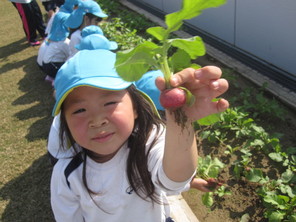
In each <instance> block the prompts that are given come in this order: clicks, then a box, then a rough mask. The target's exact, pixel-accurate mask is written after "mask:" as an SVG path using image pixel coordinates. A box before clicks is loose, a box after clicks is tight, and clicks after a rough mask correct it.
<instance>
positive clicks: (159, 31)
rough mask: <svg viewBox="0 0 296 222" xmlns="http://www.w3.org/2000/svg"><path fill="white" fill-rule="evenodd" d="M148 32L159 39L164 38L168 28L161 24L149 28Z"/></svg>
mask: <svg viewBox="0 0 296 222" xmlns="http://www.w3.org/2000/svg"><path fill="white" fill-rule="evenodd" d="M146 32H147V33H149V34H150V35H152V36H154V37H155V38H156V39H158V40H159V41H162V40H164V38H165V37H166V35H167V30H166V29H164V28H163V27H160V26H157V27H151V28H148V29H147V30H146Z"/></svg>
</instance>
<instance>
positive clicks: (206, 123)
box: [197, 113, 220, 126]
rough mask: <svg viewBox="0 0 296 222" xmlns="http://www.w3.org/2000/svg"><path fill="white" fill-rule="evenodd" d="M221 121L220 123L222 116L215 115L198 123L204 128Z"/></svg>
mask: <svg viewBox="0 0 296 222" xmlns="http://www.w3.org/2000/svg"><path fill="white" fill-rule="evenodd" d="M219 121H220V114H219V113H214V114H211V115H209V116H206V117H204V118H202V119H199V120H198V121H197V122H198V123H199V125H202V126H210V125H213V124H214V123H216V122H219Z"/></svg>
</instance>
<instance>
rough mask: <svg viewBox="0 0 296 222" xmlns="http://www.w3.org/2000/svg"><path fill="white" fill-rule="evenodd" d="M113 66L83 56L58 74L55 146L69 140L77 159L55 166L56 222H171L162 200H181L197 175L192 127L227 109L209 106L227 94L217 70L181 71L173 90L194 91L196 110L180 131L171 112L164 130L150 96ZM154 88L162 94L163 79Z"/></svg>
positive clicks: (94, 54)
mask: <svg viewBox="0 0 296 222" xmlns="http://www.w3.org/2000/svg"><path fill="white" fill-rule="evenodd" d="M115 59H116V55H115V54H114V53H112V52H110V51H107V50H82V51H80V52H78V53H77V55H75V57H73V58H72V59H70V60H68V61H67V62H66V63H65V64H64V65H63V66H62V67H61V69H60V70H59V72H58V74H57V77H56V82H55V88H56V104H55V107H54V109H53V114H54V115H57V114H58V113H60V115H61V116H60V118H61V128H60V131H61V134H60V136H61V139H60V141H63V138H64V136H65V135H66V136H67V138H68V139H69V142H70V144H71V145H72V147H73V148H74V149H76V150H77V154H76V155H75V156H74V157H73V158H66V159H63V158H61V159H59V160H58V162H57V163H56V164H55V166H54V170H53V174H52V179H51V204H52V209H53V212H54V216H55V219H56V221H63V222H64V221H71V222H76V221H77V222H78V221H81V222H82V221H88V222H89V221H90V222H91V221H108V222H112V221H116V222H118V221H127V222H133V221H135V222H138V221H147V222H152V221H153V222H158V221H159V222H164V221H172V220H171V218H170V206H169V204H168V202H167V199H166V193H167V192H168V193H170V194H172V193H179V192H181V191H182V190H183V189H184V188H185V187H186V185H187V184H188V183H189V182H190V181H191V179H192V177H193V175H194V173H195V169H196V162H197V161H196V159H197V148H196V139H195V133H194V130H193V128H192V126H191V122H192V121H195V120H196V119H199V118H202V117H204V116H206V115H209V114H211V113H215V112H220V111H223V110H225V109H226V108H227V107H228V102H227V101H226V100H223V99H221V100H219V101H218V102H211V101H212V99H213V98H215V97H217V96H219V95H221V94H222V93H223V92H225V91H226V90H227V87H228V85H227V81H225V80H223V79H220V76H221V71H220V70H219V69H218V68H216V67H205V68H203V69H200V70H197V71H195V70H193V69H185V70H183V71H182V72H180V73H177V74H175V75H174V77H173V78H171V82H170V83H171V85H172V86H174V87H176V86H180V85H182V86H184V87H186V88H188V89H189V90H191V92H192V93H193V94H194V95H195V96H196V103H195V104H194V105H193V106H192V107H183V108H182V109H183V111H184V112H185V113H186V115H187V117H188V121H187V122H186V124H185V128H183V127H181V126H179V125H178V124H177V123H176V122H175V119H174V115H173V114H172V113H171V112H170V111H166V119H167V120H166V127H164V124H163V122H162V121H161V119H160V118H159V117H158V115H157V111H156V109H155V106H154V105H153V104H152V103H151V100H150V99H149V98H148V97H147V95H146V96H145V95H144V93H142V92H140V91H139V90H137V89H136V88H135V86H134V84H133V83H130V82H125V81H123V80H122V79H121V78H120V77H119V76H118V75H117V73H116V71H115V69H114V63H115ZM98 61H99V62H98ZM156 83H157V86H158V88H159V89H160V90H164V88H165V83H164V79H163V78H158V79H157V80H156ZM61 148H62V147H61Z"/></svg>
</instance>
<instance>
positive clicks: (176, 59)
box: [169, 49, 191, 73]
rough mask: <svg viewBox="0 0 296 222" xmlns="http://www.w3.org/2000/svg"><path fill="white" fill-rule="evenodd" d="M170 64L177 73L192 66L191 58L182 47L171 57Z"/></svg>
mask: <svg viewBox="0 0 296 222" xmlns="http://www.w3.org/2000/svg"><path fill="white" fill-rule="evenodd" d="M169 63H170V66H171V67H172V68H171V69H172V72H174V73H176V72H178V71H181V70H182V69H184V68H187V67H189V66H191V59H190V56H189V55H188V53H187V52H185V51H184V50H182V49H178V50H177V52H175V53H174V54H173V55H172V56H171V57H170V58H169Z"/></svg>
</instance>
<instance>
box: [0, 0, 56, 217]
mask: <svg viewBox="0 0 296 222" xmlns="http://www.w3.org/2000/svg"><path fill="white" fill-rule="evenodd" d="M0 2H1V7H0V17H1V19H0V27H1V32H0V35H1V37H0V106H1V109H0V119H1V122H0V175H1V176H0V178H1V180H0V215H1V221H3V222H16V221H22V222H25V221H30V222H32V221H36V222H37V221H38V222H39V221H53V218H52V213H51V209H50V200H49V181H50V174H51V166H50V164H49V162H48V159H47V156H46V143H47V136H48V132H49V128H50V124H51V121H52V117H51V109H52V106H53V103H54V99H53V97H52V88H51V86H50V85H49V84H48V83H46V82H45V81H44V77H45V76H44V74H43V73H42V72H41V71H40V70H39V68H38V66H37V64H36V58H37V53H38V47H29V46H28V44H27V41H26V39H25V34H24V32H23V28H22V23H21V20H20V18H19V15H18V13H17V10H16V9H15V8H14V7H13V5H12V4H11V3H10V2H9V1H7V0H0ZM39 3H40V2H38V4H39ZM39 5H40V8H41V9H42V10H43V8H42V7H43V6H42V5H41V4H39Z"/></svg>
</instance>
